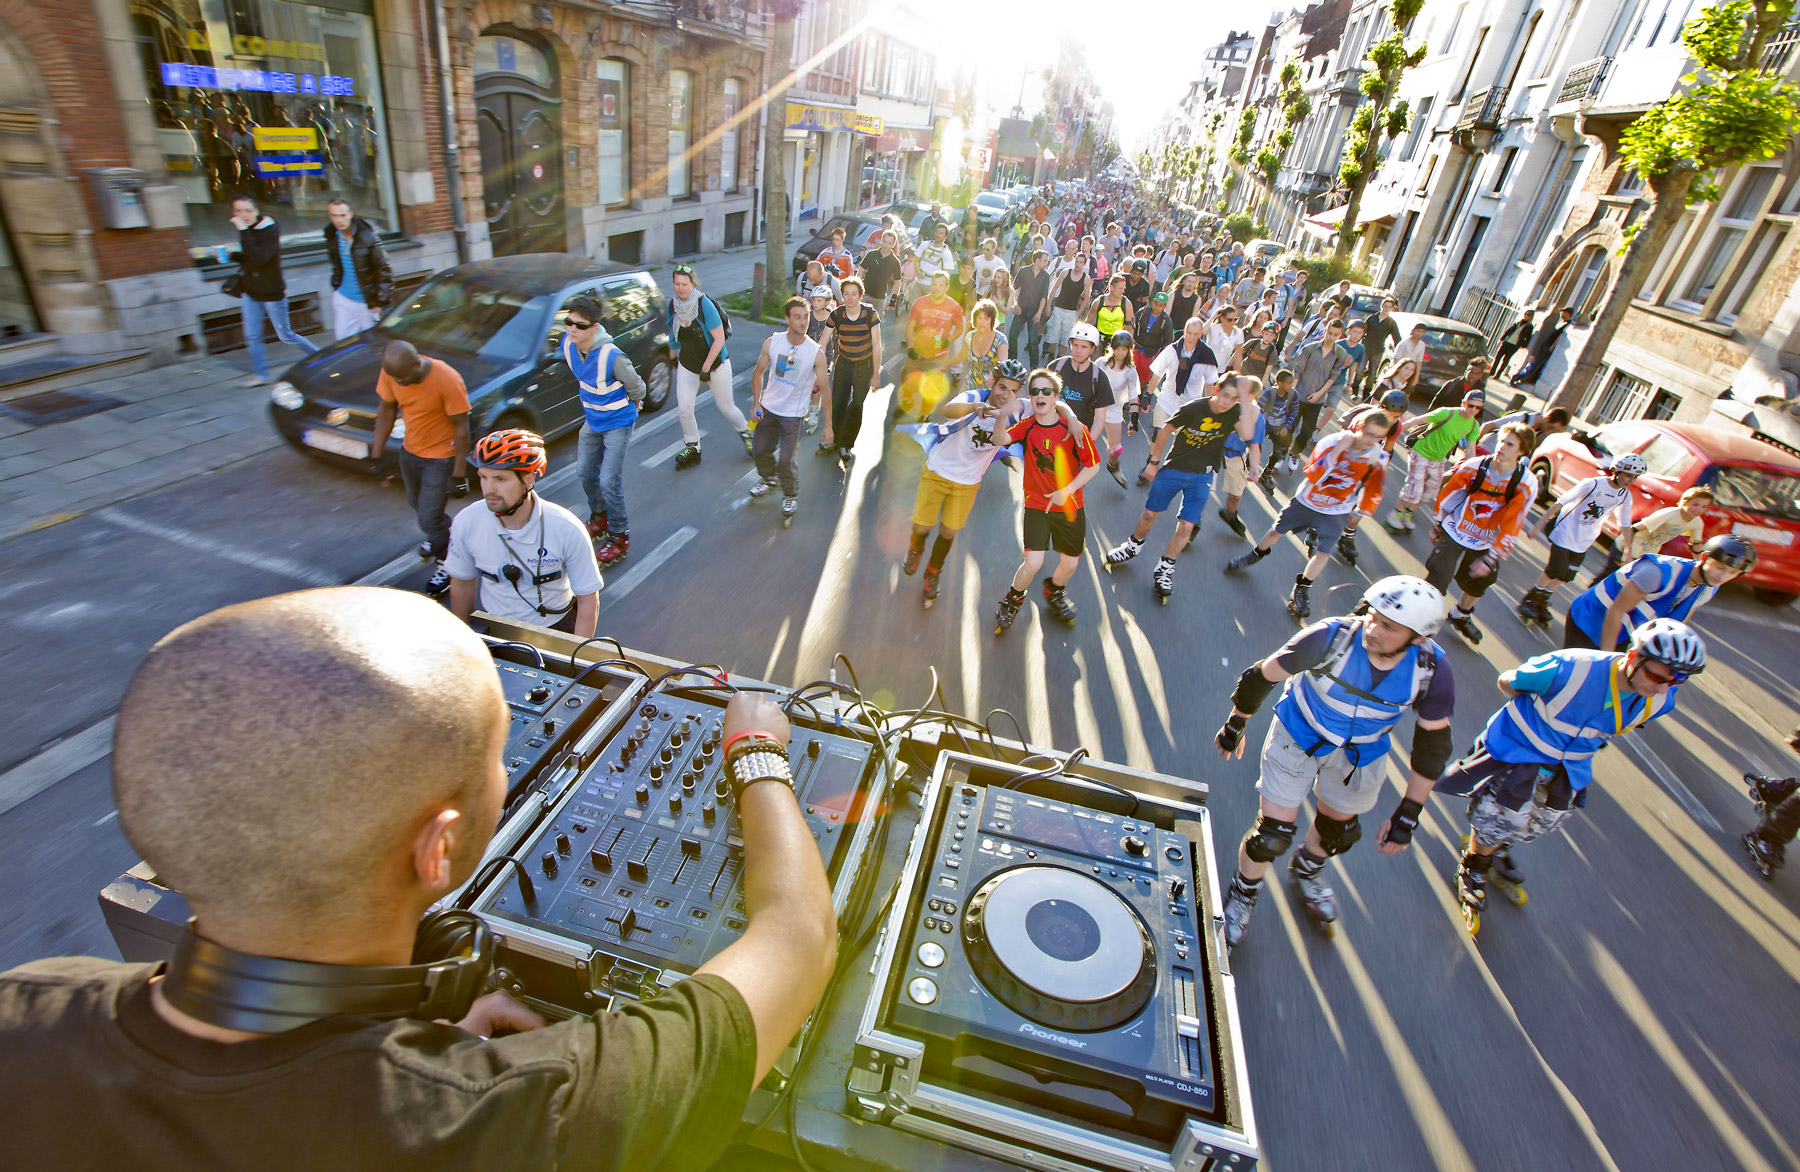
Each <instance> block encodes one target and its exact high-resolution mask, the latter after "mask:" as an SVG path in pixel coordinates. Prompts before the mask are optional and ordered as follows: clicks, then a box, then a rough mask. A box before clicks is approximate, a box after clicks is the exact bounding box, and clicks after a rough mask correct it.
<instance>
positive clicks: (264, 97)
mask: <svg viewBox="0 0 1800 1172" xmlns="http://www.w3.org/2000/svg"><path fill="white" fill-rule="evenodd" d="M344 8H345V5H343V4H341V3H334V4H331V5H315V4H306V3H299V2H296V0H230V2H229V3H227V0H188V2H187V3H184V4H181V5H167V4H160V3H155V2H153V0H133V2H132V9H131V11H132V22H133V26H134V27H133V31H134V37H135V40H136V42H137V46H138V52H139V56H140V60H141V62H142V64H143V67H144V71H145V81H146V85H147V87H148V92H149V97H150V109H151V113H152V114H153V116H154V117H155V119H156V134H157V141H158V143H159V145H160V146H161V149H162V154H163V161H164V164H165V165H166V166H167V167H168V169H169V172H170V174H171V175H172V176H174V179H175V183H176V185H177V186H178V187H180V188H181V189H182V192H183V193H184V198H185V201H186V203H187V213H188V241H189V243H190V244H191V245H192V246H193V251H194V254H195V256H196V258H202V259H203V258H206V257H209V256H210V255H211V254H212V253H213V250H214V248H215V247H217V246H220V245H226V246H230V247H232V248H235V247H236V246H237V244H238V234H237V229H236V228H235V227H234V226H233V225H232V224H231V222H230V220H231V201H232V198H233V197H234V196H237V195H239V194H247V195H249V196H251V197H252V198H254V199H255V200H256V201H257V204H258V206H259V208H260V209H261V210H262V212H263V213H264V214H265V215H268V216H272V217H274V219H275V220H276V221H277V222H278V223H279V224H280V225H281V229H282V233H283V238H282V243H283V245H284V246H286V247H290V248H291V247H294V246H296V245H315V244H318V243H320V241H321V240H322V234H323V230H324V228H325V226H326V224H327V223H328V220H327V216H326V204H327V203H329V202H330V201H331V200H333V199H344V200H346V201H348V202H349V204H350V207H351V210H352V211H354V212H355V213H356V214H357V215H359V216H361V217H363V218H364V219H366V220H368V221H369V222H370V223H372V224H374V225H375V226H376V228H377V229H380V230H382V231H394V230H397V229H398V227H399V224H398V222H397V218H396V213H395V209H396V206H397V205H396V200H395V197H394V181H393V171H392V165H391V163H390V161H389V154H388V143H387V133H386V126H387V119H386V113H385V109H384V106H383V102H382V94H381V79H380V74H379V73H378V71H377V60H376V55H375V29H374V23H373V21H372V20H371V19H370V17H368V16H366V15H363V14H360V13H356V12H348V11H345V10H344Z"/></svg>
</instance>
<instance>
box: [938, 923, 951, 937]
mask: <svg viewBox="0 0 1800 1172" xmlns="http://www.w3.org/2000/svg"><path fill="white" fill-rule="evenodd" d="M938 931H940V932H943V933H945V934H948V933H949V931H950V921H949V920H939V921H938Z"/></svg>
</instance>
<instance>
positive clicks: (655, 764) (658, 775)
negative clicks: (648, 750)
mask: <svg viewBox="0 0 1800 1172" xmlns="http://www.w3.org/2000/svg"><path fill="white" fill-rule="evenodd" d="M662 776H663V767H662V762H661V761H652V762H650V780H651V781H655V782H661V781H662Z"/></svg>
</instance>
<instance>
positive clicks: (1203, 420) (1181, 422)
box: [1162, 398, 1242, 472]
mask: <svg viewBox="0 0 1800 1172" xmlns="http://www.w3.org/2000/svg"><path fill="white" fill-rule="evenodd" d="M1241 411H1242V408H1240V407H1239V406H1238V405H1237V404H1236V403H1233V404H1232V405H1231V406H1230V407H1227V408H1226V409H1225V410H1224V411H1220V412H1215V411H1213V409H1212V400H1211V398H1204V399H1195V400H1194V401H1193V402H1192V403H1189V404H1188V405H1187V406H1185V407H1183V408H1182V409H1181V410H1179V411H1177V412H1175V414H1173V415H1171V416H1169V426H1171V427H1175V428H1179V429H1180V430H1178V431H1177V432H1176V433H1175V434H1174V435H1173V436H1171V437H1170V438H1169V451H1168V452H1167V453H1166V454H1165V455H1164V456H1163V461H1162V466H1163V467H1164V468H1167V469H1169V470H1170V471H1173V472H1210V471H1212V470H1213V469H1215V468H1217V467H1218V466H1219V465H1220V464H1222V463H1224V461H1225V439H1226V437H1227V436H1229V435H1230V434H1231V433H1232V431H1233V430H1234V429H1235V428H1236V427H1237V423H1238V416H1239V414H1240V413H1241Z"/></svg>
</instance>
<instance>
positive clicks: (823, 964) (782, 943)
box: [696, 693, 837, 1082]
mask: <svg viewBox="0 0 1800 1172" xmlns="http://www.w3.org/2000/svg"><path fill="white" fill-rule="evenodd" d="M752 730H755V731H754V732H753V731H752ZM742 733H750V734H751V735H750V736H748V737H745V738H741V739H739V734H742ZM788 737H789V726H788V720H787V717H786V716H785V715H783V713H782V711H781V709H780V708H779V707H778V706H777V705H776V704H775V703H774V702H773V701H771V700H770V699H768V698H767V697H766V696H753V695H751V694H749V693H739V694H738V695H736V696H733V697H732V698H731V703H730V704H729V705H728V706H727V707H726V709H725V742H724V743H725V759H726V762H727V765H726V774H727V776H728V777H730V778H732V784H733V787H734V788H737V786H738V785H739V782H740V781H742V783H743V786H742V789H740V790H739V793H738V797H737V808H738V824H739V833H741V834H742V835H743V839H744V907H745V909H746V910H747V911H748V912H749V916H750V922H749V925H748V926H747V927H746V928H745V929H744V935H743V937H742V938H741V939H739V940H738V942H737V943H735V944H733V945H732V946H731V947H729V948H727V949H725V950H724V951H723V952H721V953H719V954H718V955H717V956H715V957H713V958H712V959H711V960H710V961H708V962H707V963H706V964H704V965H702V966H701V967H700V970H699V973H698V974H696V975H704V974H709V973H710V974H713V975H716V976H720V977H723V978H725V979H726V980H727V981H730V982H731V984H732V987H733V988H735V989H736V990H737V991H738V993H739V994H740V995H741V996H742V997H743V998H744V1003H745V1004H746V1005H748V1006H749V1008H750V1016H751V1019H752V1020H754V1021H755V1023H756V1075H755V1079H754V1080H753V1081H755V1082H760V1081H761V1080H762V1077H763V1075H765V1074H767V1073H768V1072H769V1068H770V1067H772V1066H774V1065H775V1060H776V1059H777V1058H779V1057H780V1056H781V1051H782V1050H783V1048H785V1047H786V1046H787V1044H788V1042H790V1041H792V1040H793V1037H794V1035H795V1034H797V1033H799V1032H800V1027H801V1025H803V1024H804V1023H805V1021H806V1018H807V1015H809V1014H810V1013H812V1010H813V1006H814V1005H815V1004H817V1003H818V1000H819V997H820V995H821V994H823V993H824V991H825V984H826V982H827V981H828V980H830V978H831V970H832V968H833V967H834V966H835V965H836V963H837V914H836V912H835V911H834V910H833V909H832V906H831V885H830V883H829V882H828V881H827V880H826V878H825V862H824V859H823V858H822V857H821V856H820V854H819V848H818V845H817V844H816V843H814V842H813V837H812V833H811V832H810V831H809V830H808V829H807V828H806V819H805V818H804V817H803V816H802V815H801V813H800V804H799V802H798V801H796V800H795V797H794V791H793V782H792V780H791V779H790V780H788V781H787V782H786V783H785V784H784V783H783V782H782V781H781V780H775V779H767V780H752V779H753V778H757V777H762V776H764V772H763V769H762V768H761V767H762V766H764V765H765V764H770V763H772V762H770V760H769V757H770V755H771V754H768V753H763V754H759V752H758V750H759V749H764V750H772V751H773V755H778V756H779V758H780V761H779V764H780V768H781V770H783V771H785V770H786V768H787V743H788ZM759 757H760V759H759Z"/></svg>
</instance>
